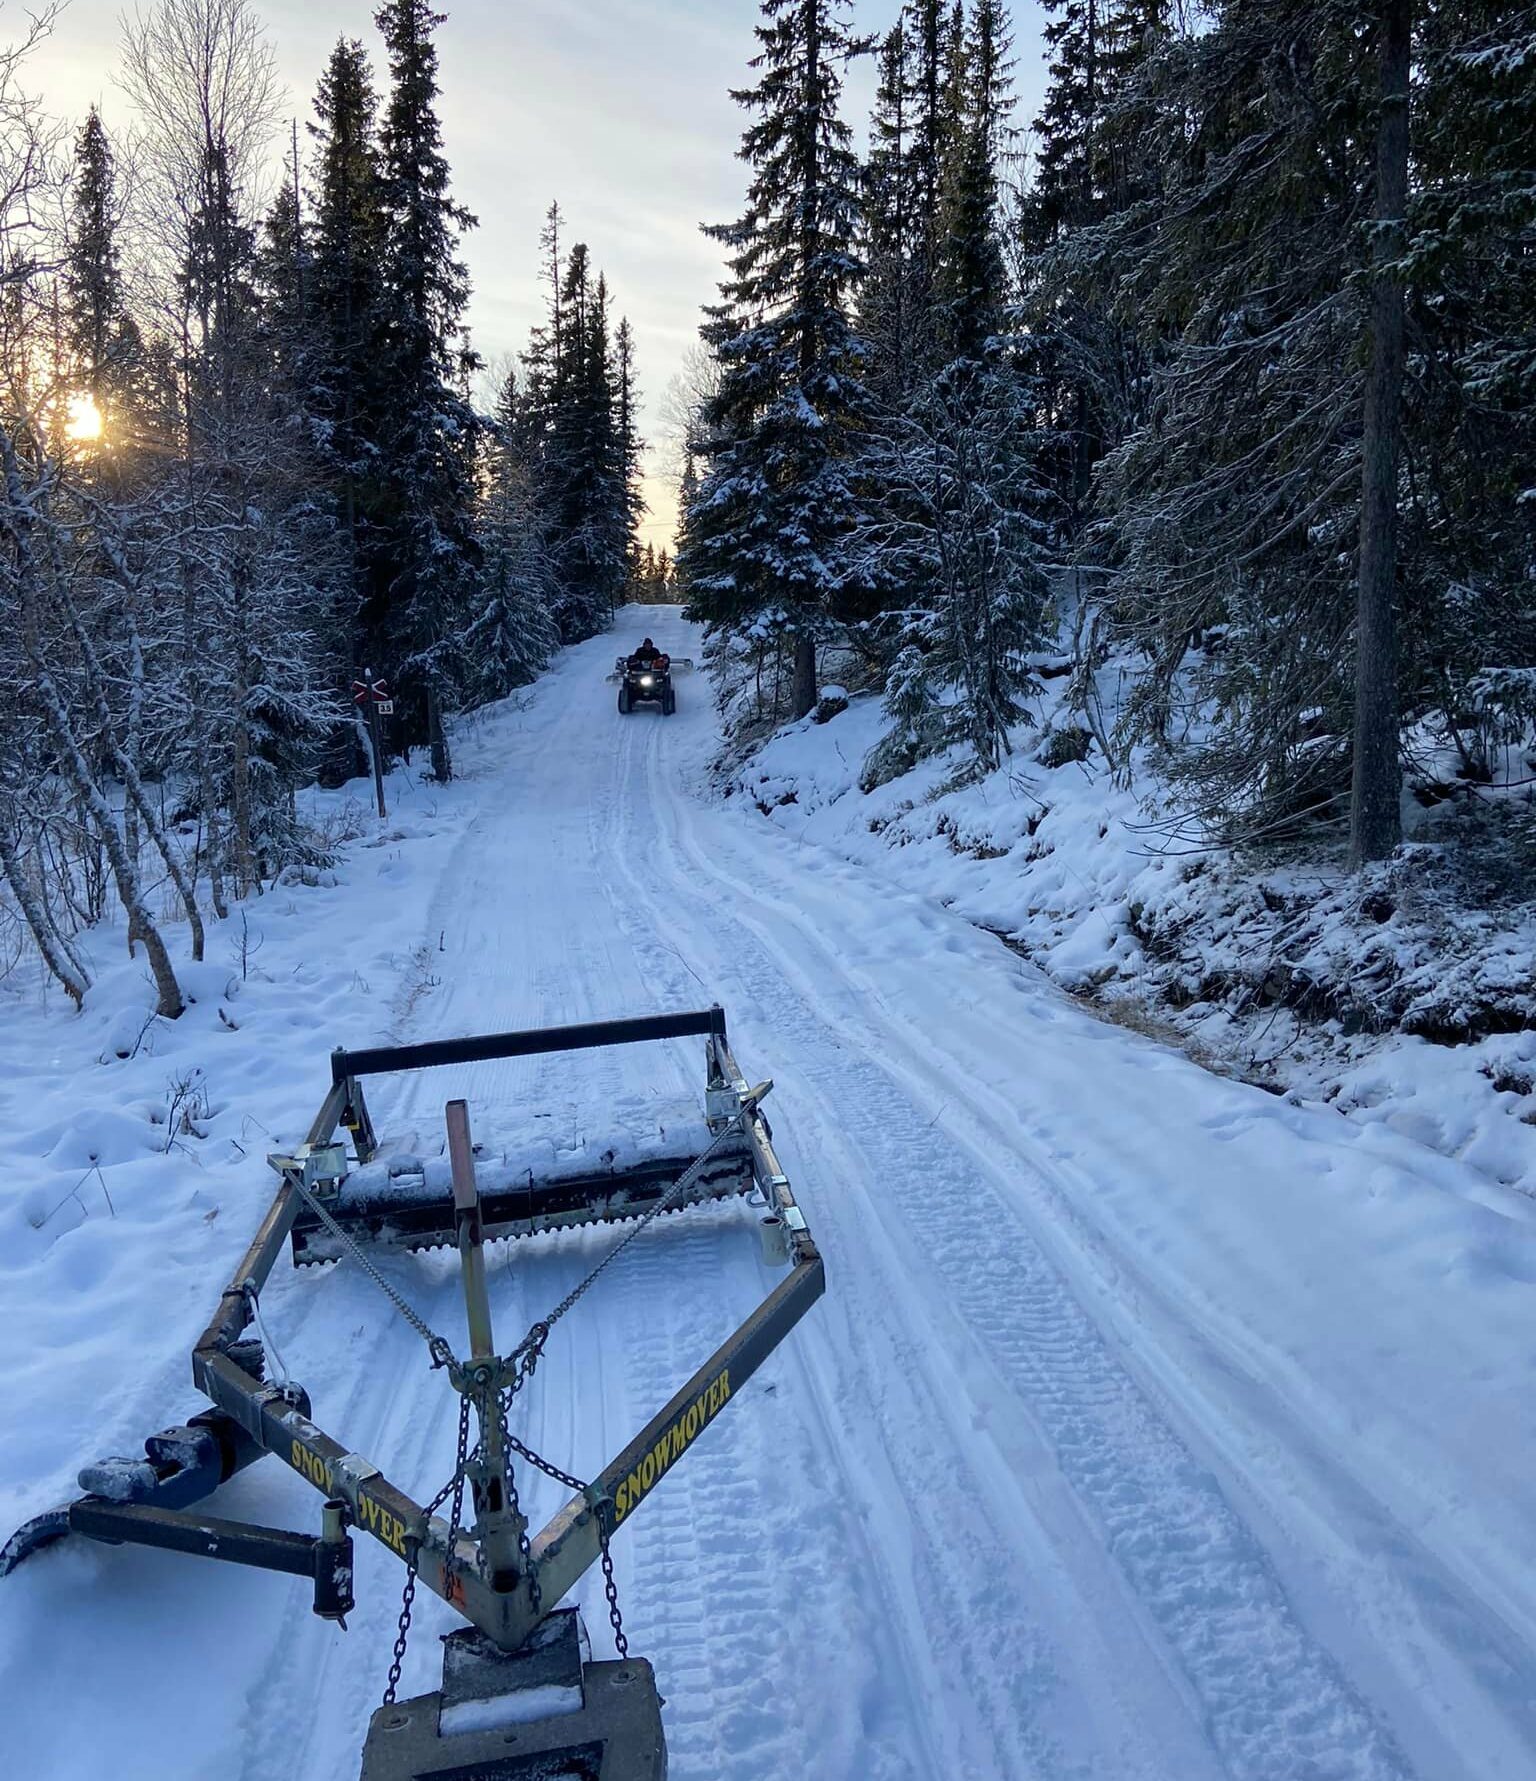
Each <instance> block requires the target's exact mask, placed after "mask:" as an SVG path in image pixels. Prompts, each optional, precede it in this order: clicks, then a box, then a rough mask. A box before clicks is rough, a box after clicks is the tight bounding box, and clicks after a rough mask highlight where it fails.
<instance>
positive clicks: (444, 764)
mask: <svg viewBox="0 0 1536 1781" xmlns="http://www.w3.org/2000/svg"><path fill="white" fill-rule="evenodd" d="M427 740H428V742H429V743H430V744H431V747H432V777H433V778H434V779H436V780H437V781H438V782H439V783H440V784H442V785H446V784H447V783H448V781H449V780H450V779H452V778H453V759H452V757H451V756H450V754H449V753H448V737H447V734H446V733H445V731H444V729H443V707H442V704H441V701H440V700H439V699H438V696H437V683H436V681H431V680H429V681H428V682H427Z"/></svg>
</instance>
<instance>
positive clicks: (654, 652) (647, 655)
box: [629, 637, 662, 668]
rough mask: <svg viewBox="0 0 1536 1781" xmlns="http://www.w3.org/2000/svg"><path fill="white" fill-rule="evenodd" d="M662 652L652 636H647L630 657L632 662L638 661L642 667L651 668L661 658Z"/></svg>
mask: <svg viewBox="0 0 1536 1781" xmlns="http://www.w3.org/2000/svg"><path fill="white" fill-rule="evenodd" d="M661 653H662V652H661V651H660V650H659V649H658V648H657V647H656V645H655V644H654V643H652V642H651V640H650V638H649V637H647V638H646V640H645V641H644V643H642V644H641V645H640V647H639V648H638V649H637V650H636V651H635V653H634V654H633V655H632V656H631V657H630V658H629V659H630V660H631V661H632V662H636V663H638V664H639V665H640V666H641V667H644V668H650V667H653V666H654V665H655V664H656V663H657V662H659V661H660V660H661Z"/></svg>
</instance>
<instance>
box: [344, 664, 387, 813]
mask: <svg viewBox="0 0 1536 1781" xmlns="http://www.w3.org/2000/svg"><path fill="white" fill-rule="evenodd" d="M352 698H353V702H354V703H355V704H358V705H361V706H362V708H363V710H364V711H365V712H366V713H367V716H368V736H369V739H370V741H371V742H372V743H373V789H374V791H375V792H376V793H377V794H378V800H379V816H380V817H381V818H383V817H386V816H388V815H389V812H388V811H387V810H386V809H385V808H384V740H383V734H382V730H381V726H380V724H379V719H380V718H381V717H388V716H389V714H390V713H391V712H392V711H393V710H394V708H395V702H394V700H393V699H392V698H390V696H389V688H388V687H387V686H386V685H385V684H384V682H383V681H382V680H375V679H374V678H373V669H372V668H364V670H363V678H362V679H361V680H354V681H353V682H352Z"/></svg>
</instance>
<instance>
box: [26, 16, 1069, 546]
mask: <svg viewBox="0 0 1536 1781" xmlns="http://www.w3.org/2000/svg"><path fill="white" fill-rule="evenodd" d="M899 3H900V0H856V5H855V17H856V19H857V22H858V25H859V27H860V28H861V29H864V30H866V31H870V32H881V33H883V32H885V31H887V30H888V29H889V28H890V26H891V24H892V23H893V22H894V20H895V17H896V14H897V11H898V10H899ZM34 9H35V7H34ZM439 9H440V10H442V11H446V12H447V14H448V20H447V23H446V24H445V25H443V26H442V27H441V29H440V30H439V32H438V34H437V46H438V56H439V63H440V72H441V84H442V89H443V92H442V99H441V116H442V121H443V138H444V147H445V151H446V153H447V156H448V161H449V164H450V166H451V168H452V170H453V189H454V194H455V196H456V197H457V198H458V199H459V201H460V202H461V203H463V204H465V205H467V206H468V207H469V209H470V210H472V211H473V212H474V213H475V215H476V216H477V217H478V218H479V219H480V226H479V227H478V228H477V229H475V230H473V231H471V232H470V234H469V235H468V236H467V238H466V240H465V242H464V252H465V258H466V259H467V261H468V264H469V268H470V273H471V276H472V278H473V281H474V297H473V300H472V303H471V306H470V314H469V320H470V326H471V328H472V330H473V335H474V341H475V345H476V346H477V347H478V348H479V350H480V352H481V353H482V354H483V355H484V356H485V357H486V358H487V359H490V360H495V359H497V358H502V357H505V356H506V355H508V354H511V353H516V352H519V351H521V349H522V348H523V346H524V345H525V344H526V341H527V337H528V330H529V328H530V327H531V326H532V325H533V324H534V322H535V321H537V320H538V319H539V316H540V313H541V303H542V293H541V291H540V289H539V287H538V282H537V278H538V271H537V254H538V237H539V229H540V227H541V225H542V221H543V216H544V212H545V211H546V209H547V208H548V206H549V204H550V201H551V200H552V199H558V200H559V202H560V207H561V209H562V211H563V212H564V213H565V216H566V219H567V237H566V240H567V245H569V244H570V243H572V242H575V241H578V240H580V241H585V242H586V243H587V244H588V246H589V247H590V248H591V250H592V255H593V259H594V262H595V263H596V265H598V266H599V267H601V268H602V269H603V270H604V271H605V272H606V273H607V275H608V282H609V285H610V287H611V289H612V291H613V293H614V311H615V316H616V317H617V316H618V315H628V317H629V319H630V321H631V323H632V324H633V326H634V329H635V335H636V345H637V357H638V371H639V382H640V386H641V396H642V411H641V424H642V429H643V431H644V432H645V434H646V436H647V438H649V439H652V440H656V439H658V438H659V437H660V434H661V431H662V428H661V423H660V419H659V415H658V407H659V404H660V401H661V398H662V396H663V394H664V392H665V389H666V385H667V382H668V380H669V379H670V378H671V377H672V376H673V374H674V373H675V372H676V371H677V370H678V368H679V366H680V364H681V361H682V357H683V354H684V352H685V350H686V349H687V347H688V346H689V344H690V343H691V342H692V341H694V340H695V339H696V337H697V332H698V324H699V315H700V310H701V308H702V306H703V305H704V304H705V303H707V302H710V301H711V300H712V299H713V297H714V295H715V285H716V281H717V279H718V277H719V275H720V271H721V249H720V248H719V246H718V245H717V244H716V243H714V242H712V241H709V240H707V239H706V238H705V237H704V236H703V235H702V234H701V233H700V230H699V224H700V223H701V222H723V221H727V220H729V219H731V218H733V217H734V216H735V215H736V214H737V212H738V211H739V209H740V207H741V202H742V194H743V191H744V187H745V179H746V170H745V168H744V167H743V165H742V164H741V163H740V162H739V161H738V160H737V159H736V158H735V150H736V147H737V144H738V142H739V140H740V136H741V130H742V125H743V122H744V120H745V115H746V114H745V113H744V112H743V111H742V110H741V109H740V108H739V107H738V106H737V105H735V104H734V103H733V102H732V101H731V98H730V95H729V88H731V87H732V86H737V87H740V86H747V85H750V84H751V75H750V72H749V70H748V68H747V60H748V58H749V57H750V56H751V55H752V54H753V53H754V51H755V48H756V41H755V39H754V38H753V35H752V27H753V25H754V23H755V22H756V21H757V19H758V16H759V13H758V6H757V0H644V3H643V4H642V3H640V0H579V3H576V4H573V3H571V0H441V5H440V8H439ZM257 10H258V11H259V12H260V13H261V15H262V16H263V17H264V18H265V19H266V21H267V26H268V33H269V36H270V39H271V42H272V45H273V48H274V49H275V51H276V53H277V60H278V67H279V69H280V71H281V73H282V75H283V78H284V79H285V80H286V82H287V83H288V88H289V92H290V95H291V104H292V115H295V116H297V117H298V119H299V121H300V125H301V127H302V125H303V124H304V123H305V122H307V121H308V120H309V119H310V118H311V116H312V115H313V114H312V111H311V100H312V97H313V94H314V89H315V82H316V80H317V78H318V76H319V74H320V71H321V69H322V67H323V66H324V63H325V60H326V57H327V56H328V55H329V53H330V50H331V47H332V45H333V44H334V43H335V41H336V39H337V38H338V37H339V36H342V35H346V36H348V37H360V38H362V40H363V42H364V43H365V44H366V45H367V47H368V49H369V52H370V55H371V56H372V58H373V62H374V72H375V78H376V80H377V82H378V85H379V87H380V89H381V92H382V90H383V88H384V85H385V67H384V57H383V50H382V46H381V44H380V43H379V39H378V33H377V32H376V30H375V29H374V26H373V16H372V15H373V7H372V5H371V4H369V0H356V3H351V0H349V3H347V4H335V3H334V0H325V3H323V4H321V3H314V4H299V3H297V0H257ZM1013 10H1014V16H1015V37H1016V40H1017V42H1016V49H1015V54H1016V56H1017V59H1018V63H1019V67H1018V73H1017V76H1016V79H1017V85H1018V89H1019V93H1020V107H1019V122H1020V123H1021V124H1022V123H1025V122H1027V121H1028V119H1029V118H1030V117H1032V116H1033V115H1034V113H1035V111H1036V109H1037V107H1038V102H1039V97H1040V94H1041V92H1042V90H1043V86H1044V72H1043V63H1042V43H1041V38H1040V24H1041V19H1040V9H1039V7H1038V5H1036V4H1035V3H1034V0H1017V3H1016V4H1015V6H1014V9H1013ZM122 12H123V7H122V5H121V4H120V0H68V4H67V5H66V6H65V7H64V9H63V11H62V13H61V15H60V18H59V22H58V25H57V27H56V29H55V31H54V34H53V37H52V39H51V40H50V41H49V42H47V43H45V44H44V45H43V46H42V47H41V48H40V49H39V50H38V51H37V52H36V53H35V55H34V58H33V60H32V62H31V64H30V75H29V79H28V81H27V85H28V86H29V87H30V88H31V89H32V90H34V91H37V92H39V93H40V94H41V96H42V98H43V100H44V103H45V104H46V106H47V108H48V109H49V111H50V112H52V113H53V114H54V115H55V116H58V117H62V118H65V119H68V120H70V121H71V122H74V121H78V120H79V119H80V118H81V117H82V116H83V115H84V112H85V110H86V108H87V106H88V105H89V104H90V103H91V102H92V100H95V101H96V103H97V104H98V105H99V106H100V108H101V112H102V116H103V118H104V120H105V121H106V124H107V126H108V128H109V130H115V129H117V128H119V127H121V126H122V125H123V124H124V123H125V122H126V121H127V105H126V102H125V100H124V98H123V96H122V94H121V92H120V90H119V89H118V86H117V84H116V71H117V66H118V43H119V39H120V29H119V20H120V18H121V16H122ZM22 18H23V14H22V9H21V8H20V7H19V6H18V5H17V4H16V0H9V3H8V4H6V3H4V0H0V37H3V38H12V37H14V36H16V35H18V33H19V29H20V26H21V23H22ZM872 91H873V66H872V58H866V59H865V61H864V62H863V63H861V64H859V65H858V66H857V68H856V69H855V71H854V72H853V74H852V75H851V77H850V80H849V84H848V89H847V94H846V100H847V104H846V113H847V116H848V119H849V121H850V123H852V124H853V125H854V127H855V129H856V130H858V131H860V133H861V134H862V129H863V123H864V118H865V115H866V114H867V111H868V108H869V100H870V97H871V94H872ZM284 139H285V140H286V128H285V131H284ZM282 146H283V144H281V143H275V144H274V152H278V151H279V150H280V149H281V147H282ZM650 468H651V473H650V474H648V476H647V479H646V496H647V499H648V501H649V503H650V507H651V516H650V519H649V520H648V522H647V525H646V527H645V533H644V535H645V536H646V537H648V538H650V539H651V540H652V541H653V542H654V543H655V544H656V545H657V547H658V548H660V546H661V545H662V544H663V543H666V544H668V545H670V543H671V536H672V529H673V524H674V517H675V515H674V505H675V504H674V500H673V494H672V490H671V488H670V486H669V485H668V484H667V483H666V482H665V481H664V480H663V479H662V478H661V477H660V476H659V474H657V473H656V472H657V466H655V465H652V466H651V467H650Z"/></svg>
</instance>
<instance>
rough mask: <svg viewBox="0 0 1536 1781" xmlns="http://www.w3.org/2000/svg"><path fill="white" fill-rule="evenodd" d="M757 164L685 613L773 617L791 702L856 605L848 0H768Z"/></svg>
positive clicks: (854, 168) (760, 29)
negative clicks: (841, 110) (844, 92)
mask: <svg viewBox="0 0 1536 1781" xmlns="http://www.w3.org/2000/svg"><path fill="white" fill-rule="evenodd" d="M762 12H763V18H764V22H763V23H762V24H760V25H758V26H757V28H756V29H757V39H758V43H759V45H760V46H761V47H760V51H759V54H758V56H757V57H756V59H755V60H754V62H753V64H752V65H753V67H754V68H755V69H757V70H758V71H759V75H758V81H757V84H756V85H755V86H754V87H752V88H749V89H746V90H744V91H741V92H738V93H736V94H735V97H736V99H737V100H738V102H739V103H740V104H741V105H743V106H744V107H745V108H746V109H747V111H748V112H750V113H751V114H753V121H752V122H751V123H750V124H749V126H748V127H747V129H746V131H745V133H744V135H743V137H742V145H741V150H740V153H741V158H742V159H743V160H744V161H746V162H747V164H748V166H749V167H750V168H751V169H752V178H751V182H750V185H749V188H748V197H747V209H746V211H745V213H744V215H743V216H742V217H741V219H740V220H739V221H738V222H735V223H730V224H726V225H723V226H717V227H713V228H711V229H710V230H708V231H707V232H708V233H709V234H711V235H712V236H713V237H714V238H715V239H716V240H718V241H721V242H723V243H724V244H725V245H726V246H727V247H728V248H729V249H730V250H731V258H730V262H729V263H730V272H731V276H730V278H729V279H728V280H727V282H725V283H724V284H723V285H722V286H721V295H722V298H723V301H722V302H721V303H720V304H719V305H718V306H716V307H714V308H713V309H712V310H711V311H710V312H709V314H710V319H709V321H708V323H707V326H706V329H705V338H706V339H707V341H708V342H709V344H710V345H711V346H712V347H713V348H714V351H715V353H716V355H717V356H718V359H719V362H720V386H719V390H718V393H717V394H716V395H715V397H714V398H713V400H712V401H711V402H710V403H709V405H708V409H707V412H706V415H705V422H706V431H707V449H708V452H709V456H710V466H709V473H708V475H707V476H706V477H705V479H704V482H703V485H702V487H701V489H700V491H699V495H698V498H697V499H696V500H695V502H694V503H693V505H692V507H691V509H690V512H689V519H688V539H687V546H686V552H685V559H686V564H685V568H686V574H687V578H688V584H689V600H690V607H689V609H690V611H691V612H692V614H693V615H694V616H695V617H697V618H700V619H703V620H704V621H705V622H706V623H708V624H709V625H711V626H713V627H715V628H716V629H725V630H727V631H731V632H736V633H740V632H744V631H746V630H748V629H751V628H754V627H761V628H763V629H765V630H766V631H767V632H769V633H772V634H774V635H775V636H778V637H782V638H784V639H787V640H788V641H789V642H790V643H791V644H792V646H793V650H794V673H793V690H792V697H791V706H792V709H793V711H794V713H795V714H796V715H797V716H798V715H802V714H803V713H805V712H807V711H809V710H810V708H811V706H812V704H813V703H814V702H815V697H816V644H817V640H818V639H819V638H821V637H824V636H826V635H827V634H828V631H829V627H830V626H831V624H832V623H833V621H835V620H836V619H837V618H839V617H841V616H844V615H845V614H847V613H848V612H849V611H850V610H851V609H854V608H856V606H857V603H858V594H859V585H858V580H857V571H856V553H855V552H854V550H853V548H852V543H851V540H852V534H853V531H854V528H855V526H856V523H857V520H858V514H859V501H858V495H857V491H856V487H855V479H854V474H853V467H852V464H851V462H850V459H851V456H852V454H853V453H854V452H855V450H856V449H857V445H858V441H859V436H860V434H861V433H862V432H863V431H864V429H865V427H866V425H867V422H868V417H869V412H870V399H869V396H868V394H867V391H866V390H865V387H864V384H863V372H864V364H865V358H866V352H865V348H864V346H863V344H862V343H861V342H860V341H859V340H858V339H857V338H856V337H855V335H854V333H853V330H852V328H851V326H850V324H849V319H848V307H847V305H848V296H849V292H850V290H851V288H852V286H853V285H854V283H855V282H856V280H857V279H858V277H859V275H860V273H861V271H862V266H861V263H860V261H859V259H858V257H857V255H856V254H855V252H854V248H853V241H854V235H855V231H856V228H857V224H858V215H859V204H858V187H859V168H858V163H857V161H856V159H855V157H854V154H853V150H852V147H851V141H850V134H849V131H848V127H847V125H846V124H845V123H844V122H843V120H842V119H841V117H840V116H839V114H838V99H839V95H840V93H841V89H842V80H843V68H844V66H845V64H846V62H847V60H848V58H849V57H850V56H853V55H856V54H859V53H861V52H863V51H864V50H866V49H867V48H868V47H869V46H868V44H867V42H866V41H865V40H863V39H860V38H858V37H856V36H855V35H854V34H853V32H852V31H851V30H850V28H849V26H848V23H847V13H848V7H847V3H846V0H763V7H762Z"/></svg>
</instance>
